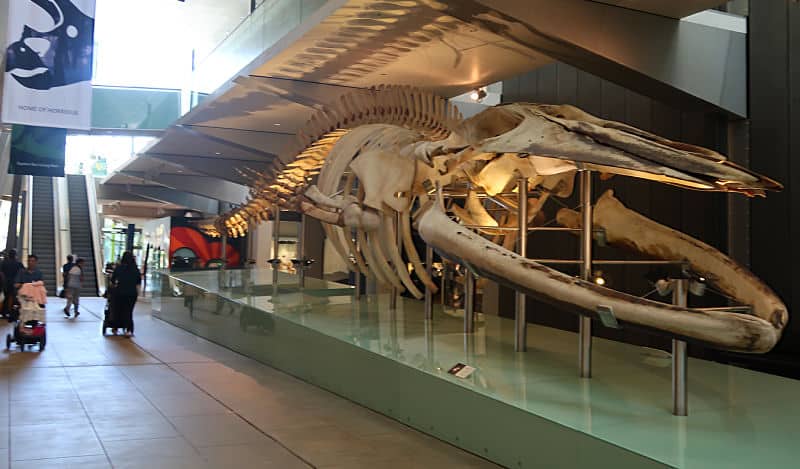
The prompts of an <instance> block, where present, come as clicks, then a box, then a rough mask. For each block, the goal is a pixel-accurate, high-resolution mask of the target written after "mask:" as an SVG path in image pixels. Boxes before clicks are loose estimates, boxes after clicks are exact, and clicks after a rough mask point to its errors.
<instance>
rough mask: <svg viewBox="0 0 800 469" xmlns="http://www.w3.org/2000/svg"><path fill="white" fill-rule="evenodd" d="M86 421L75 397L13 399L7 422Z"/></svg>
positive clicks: (15, 424) (84, 413) (16, 423)
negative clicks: (35, 400) (29, 400)
mask: <svg viewBox="0 0 800 469" xmlns="http://www.w3.org/2000/svg"><path fill="white" fill-rule="evenodd" d="M72 421H78V422H86V421H87V416H86V411H85V410H84V408H83V404H82V403H81V401H79V400H77V399H61V400H51V401H43V402H19V401H13V402H12V403H11V406H10V416H9V422H10V424H11V426H12V427H14V426H18V425H31V424H38V423H56V422H72Z"/></svg>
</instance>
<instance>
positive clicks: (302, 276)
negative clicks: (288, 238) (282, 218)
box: [297, 213, 306, 288]
mask: <svg viewBox="0 0 800 469" xmlns="http://www.w3.org/2000/svg"><path fill="white" fill-rule="evenodd" d="M297 243H298V245H297V259H299V260H300V264H299V265H298V266H297V267H298V268H299V269H300V271H299V272H297V283H298V285H299V287H300V288H303V287H305V286H306V214H305V213H303V214H301V215H300V226H299V229H298V230H297Z"/></svg>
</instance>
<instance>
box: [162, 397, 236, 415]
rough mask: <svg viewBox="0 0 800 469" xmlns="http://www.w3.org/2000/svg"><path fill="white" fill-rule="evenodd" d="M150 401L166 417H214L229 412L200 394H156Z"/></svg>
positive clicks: (211, 399)
mask: <svg viewBox="0 0 800 469" xmlns="http://www.w3.org/2000/svg"><path fill="white" fill-rule="evenodd" d="M150 401H151V402H152V403H153V405H154V406H156V408H158V410H160V411H161V413H162V414H164V415H166V416H167V417H187V416H192V415H216V414H227V413H230V412H231V411H230V410H229V409H227V408H226V407H225V406H223V405H222V404H220V403H219V402H217V401H216V400H215V399H213V398H212V397H210V396H208V395H207V394H205V393H202V392H191V393H179V394H157V395H154V396H151V397H150Z"/></svg>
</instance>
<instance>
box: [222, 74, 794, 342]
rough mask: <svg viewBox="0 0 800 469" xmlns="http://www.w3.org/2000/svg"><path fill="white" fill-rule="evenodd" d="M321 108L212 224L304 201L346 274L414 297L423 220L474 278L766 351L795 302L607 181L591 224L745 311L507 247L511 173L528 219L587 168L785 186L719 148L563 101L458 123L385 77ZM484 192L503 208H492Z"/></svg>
mask: <svg viewBox="0 0 800 469" xmlns="http://www.w3.org/2000/svg"><path fill="white" fill-rule="evenodd" d="M315 109H316V111H315V112H314V114H313V116H312V117H311V119H309V121H308V124H307V125H306V127H305V128H304V129H303V130H302V131H301V132H299V133H298V139H297V142H296V143H295V144H294V145H293V146H292V147H291V148H288V149H287V150H286V151H285V152H284V153H282V154H281V155H280V156H281V160H280V162H279V163H277V164H275V165H274V166H273V168H272V170H271V172H269V173H259V172H254V171H251V170H246V171H242V172H241V174H242V175H244V176H246V177H249V179H250V186H251V193H250V200H249V201H248V202H247V203H246V204H245V205H244V206H242V207H239V208H237V209H235V210H234V211H233V212H231V213H229V214H226V215H225V216H223V217H221V219H220V220H218V222H217V227H218V229H219V230H220V231H223V230H225V231H227V232H228V233H229V234H230V235H233V236H236V235H240V234H242V233H244V232H246V230H247V227H248V224H249V223H251V222H257V221H260V220H265V219H268V218H269V212H270V211H272V210H276V208H277V207H283V208H287V209H292V210H298V211H301V212H303V213H305V214H306V215H308V216H311V217H314V218H317V219H319V220H321V221H322V222H323V223H322V225H323V228H324V230H325V233H326V236H327V237H328V239H329V240H330V241H331V243H332V245H333V246H334V248H335V249H336V250H337V251H338V252H339V254H340V255H342V256H343V257H344V258H345V259H350V260H351V261H352V262H351V263H350V265H349V267H350V268H351V269H352V270H354V271H358V272H362V273H364V274H371V275H373V276H374V277H375V278H376V279H377V281H378V282H380V283H382V284H385V285H390V286H392V287H393V288H395V289H398V290H400V291H403V290H407V291H408V292H409V293H410V294H412V295H413V296H415V297H417V298H421V297H422V296H423V292H421V291H420V290H419V288H418V287H417V285H416V284H415V282H414V281H413V279H412V275H415V276H416V277H417V278H418V279H419V281H420V282H421V283H422V284H424V285H425V286H426V287H427V288H429V289H430V290H432V291H434V292H435V291H436V290H437V286H436V284H435V283H434V281H433V279H432V278H430V276H429V274H428V273H427V272H426V269H425V267H424V266H423V263H422V261H421V259H420V256H419V253H418V252H417V250H416V248H415V247H414V244H413V242H412V230H413V229H416V230H417V232H418V233H419V235H420V236H421V237H422V239H423V240H424V241H425V242H426V243H428V245H430V246H432V247H433V248H434V249H435V250H436V251H437V252H439V253H440V254H442V255H444V256H446V257H448V258H451V259H453V260H455V261H456V262H459V263H462V264H465V265H468V266H469V268H470V269H471V270H473V271H474V272H476V273H477V274H479V275H481V276H484V277H486V278H490V279H492V280H494V281H497V282H498V283H501V284H504V285H507V286H510V287H512V288H514V289H515V290H517V291H520V292H523V293H525V294H527V295H531V296H533V297H536V298H538V299H540V300H542V301H545V302H549V303H552V304H556V305H558V306H560V307H563V308H564V309H566V310H571V311H575V312H578V313H579V314H587V313H588V314H591V313H593V312H595V311H596V309H597V307H598V306H599V305H604V306H608V307H611V308H613V311H614V314H615V316H616V317H617V319H618V320H619V322H620V323H622V324H623V325H630V326H632V327H641V328H645V329H647V330H650V331H654V332H658V333H663V334H667V335H669V336H672V337H677V338H681V339H684V340H691V341H697V342H701V343H704V344H707V345H710V346H713V347H716V348H720V349H725V350H731V351H738V352H749V353H764V352H767V351H769V350H770V349H772V347H773V346H774V345H775V344H776V342H777V341H778V340H779V339H780V336H781V332H782V331H783V329H784V327H785V326H786V324H787V322H788V318H789V317H788V311H787V309H786V306H785V305H784V304H783V302H782V301H781V300H780V298H778V296H777V295H776V294H775V293H774V292H773V291H772V290H771V289H770V288H769V287H768V286H767V285H765V284H764V283H763V282H762V281H761V280H759V279H758V278H757V277H756V276H755V275H753V274H752V273H751V272H749V271H748V270H747V269H746V268H745V267H743V266H741V265H739V264H737V263H736V262H735V261H733V260H732V259H730V258H729V257H727V256H726V255H725V254H723V253H721V252H720V251H718V250H716V249H714V248H713V247H711V246H709V245H707V244H705V243H703V242H702V241H699V240H697V239H693V238H692V237H690V236H688V235H686V234H684V233H681V232H679V231H676V230H674V229H671V228H669V227H666V226H664V225H661V224H658V223H656V222H655V221H653V220H650V219H648V218H646V217H644V216H642V215H641V214H638V213H636V212H634V211H632V210H630V209H628V208H626V207H625V206H624V205H623V204H622V202H620V201H619V200H617V199H616V198H615V197H614V196H613V193H612V192H610V191H609V192H607V193H605V194H603V195H602V196H601V197H600V198H599V199H598V201H597V203H596V205H595V207H594V217H593V221H592V223H593V224H594V228H597V229H601V230H603V231H604V233H605V238H606V241H607V242H608V243H609V244H611V245H613V246H619V247H623V248H626V249H629V250H631V251H634V252H637V253H640V254H643V255H647V256H649V257H651V258H656V259H664V260H675V259H679V260H683V261H685V263H686V265H688V266H689V268H690V269H691V270H692V271H693V272H694V273H696V274H698V275H700V276H702V277H705V278H706V279H707V281H708V282H709V283H710V284H712V285H713V286H715V287H716V288H717V289H718V290H720V291H721V292H723V293H724V294H726V295H728V296H729V297H730V298H732V299H733V300H735V301H736V302H738V303H740V304H743V305H747V306H749V307H750V309H751V312H752V314H745V313H741V312H733V311H725V310H720V309H696V308H689V307H681V306H674V305H670V304H666V303H662V302H658V301H653V300H648V299H643V298H640V297H636V296H633V295H630V294H627V293H623V292H620V291H617V290H613V289H610V288H606V287H604V286H600V285H596V284H594V283H592V282H589V281H586V280H581V279H577V278H575V277H572V276H569V275H566V274H563V273H561V272H559V271H557V270H554V269H552V268H549V267H547V266H545V265H542V264H539V263H537V262H535V261H532V260H530V259H525V258H522V257H520V256H519V255H518V254H515V253H514V252H513V251H512V249H514V246H515V243H516V240H517V234H516V232H515V231H513V230H512V229H511V228H515V227H517V226H518V225H517V220H516V208H517V198H516V197H509V193H511V192H513V190H514V187H515V184H516V182H517V180H518V179H519V178H524V179H527V181H528V184H529V187H531V188H532V190H533V191H534V192H536V193H537V194H538V197H531V198H530V199H529V200H528V204H529V206H528V211H527V213H528V219H527V220H526V221H525V222H526V225H528V226H530V224H532V223H534V222H535V219H536V217H537V215H539V214H540V213H541V212H542V210H543V207H544V206H545V205H546V203H547V201H548V200H550V199H552V198H554V197H568V196H569V195H571V193H572V191H573V186H574V179H575V175H576V173H577V172H578V171H582V170H593V171H598V172H600V173H602V174H603V175H609V176H610V175H624V176H631V177H637V178H643V179H648V180H651V181H655V182H659V183H665V184H670V185H674V186H678V187H683V188H687V189H693V190H701V191H719V192H738V193H741V194H744V195H747V196H763V195H765V193H766V191H776V190H781V189H782V186H781V185H780V184H779V183H778V182H776V181H774V180H772V179H770V178H768V177H765V176H761V175H759V174H756V173H753V172H751V171H749V170H747V169H746V168H743V167H741V166H738V165H736V164H734V163H731V162H729V161H727V160H726V158H725V157H724V156H723V155H721V154H719V153H717V152H714V151H712V150H709V149H706V148H702V147H697V146H693V145H689V144H685V143H681V142H675V141H671V140H668V139H666V138H663V137H660V136H658V135H654V134H651V133H648V132H645V131H643V130H640V129H637V128H635V127H631V126H629V125H626V124H623V123H619V122H613V121H607V120H603V119H599V118H597V117H595V116H592V115H590V114H587V113H585V112H583V111H581V110H580V109H577V108H575V107H572V106H567V105H561V106H556V105H541V104H532V103H516V104H507V105H500V106H495V107H492V108H488V109H487V110H485V111H483V112H481V113H479V114H477V115H476V116H473V117H471V118H469V119H462V118H461V117H460V115H459V113H458V110H457V109H456V108H455V107H454V106H453V105H452V104H451V103H449V102H448V101H447V100H445V99H443V98H441V97H438V96H435V95H433V94H431V93H428V92H425V91H422V90H419V89H415V88H411V87H406V86H391V85H383V86H379V87H375V88H372V89H369V90H357V91H354V92H352V93H349V94H345V95H343V96H341V97H340V98H339V99H338V100H336V101H334V102H333V103H330V104H328V105H324V106H316V107H315ZM437 188H438V191H437ZM448 188H449V189H452V190H456V189H455V188H458V189H459V190H463V188H466V191H467V197H466V202H465V204H464V207H461V206H459V205H452V206H451V207H450V208H449V210H448V209H446V208H445V206H444V203H443V200H442V199H441V197H440V196H437V193H439V194H441V192H442V190H444V189H448ZM479 192H480V194H481V196H486V197H491V198H493V199H494V200H496V201H497V202H498V204H499V205H500V206H503V207H506V208H507V213H505V214H502V213H501V214H500V215H497V214H496V213H495V212H493V213H489V211H487V210H486V208H485V206H484V204H483V203H482V201H481V199H480V198H479V197H478V193H479ZM448 211H449V212H451V213H452V215H454V216H455V217H456V218H457V219H459V220H460V223H459V222H456V221H454V220H453V219H452V218H451V216H449V215H448V214H447V212H448ZM395 220H396V221H395ZM557 220H558V222H559V223H560V224H562V225H563V226H565V227H570V228H579V227H580V224H581V223H580V216H579V215H578V214H577V213H575V212H573V211H570V210H566V209H562V210H561V211H559V212H558V216H557ZM465 225H466V226H465ZM468 226H475V227H476V228H475V229H471V228H468ZM398 231H399V233H398ZM354 238H355V239H354ZM398 240H399V242H398ZM404 254H405V255H404ZM408 264H411V267H412V268H411V269H409V268H408Z"/></svg>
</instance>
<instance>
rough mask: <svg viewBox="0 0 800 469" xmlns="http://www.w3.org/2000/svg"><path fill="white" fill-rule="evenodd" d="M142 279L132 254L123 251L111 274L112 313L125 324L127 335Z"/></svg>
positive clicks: (129, 334)
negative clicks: (120, 259)
mask: <svg viewBox="0 0 800 469" xmlns="http://www.w3.org/2000/svg"><path fill="white" fill-rule="evenodd" d="M141 281H142V274H141V272H139V268H138V267H136V261H135V260H134V259H133V254H131V253H130V252H129V251H125V253H124V254H123V255H122V261H120V264H119V266H118V267H117V268H116V269H114V273H113V274H111V284H112V285H114V293H113V297H112V303H113V305H114V314H115V315H116V317H117V318H118V320H119V323H120V324H124V325H125V329H126V330H127V333H126V335H127V336H128V337H130V336H132V335H133V307H134V306H135V305H136V298H137V297H138V296H139V284H140V283H141Z"/></svg>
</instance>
